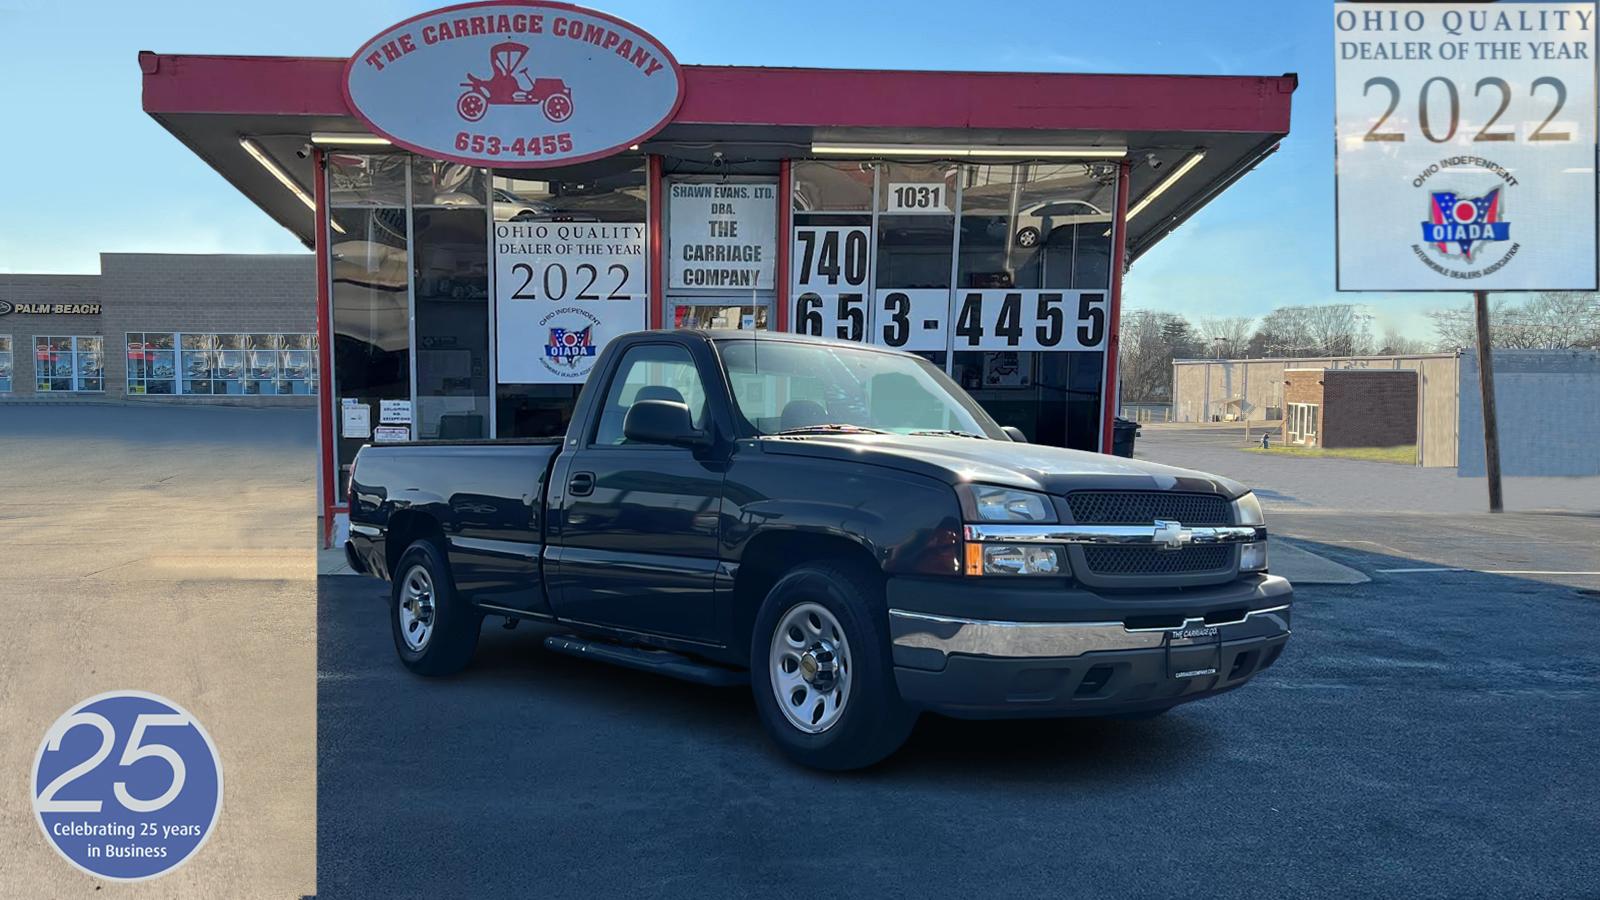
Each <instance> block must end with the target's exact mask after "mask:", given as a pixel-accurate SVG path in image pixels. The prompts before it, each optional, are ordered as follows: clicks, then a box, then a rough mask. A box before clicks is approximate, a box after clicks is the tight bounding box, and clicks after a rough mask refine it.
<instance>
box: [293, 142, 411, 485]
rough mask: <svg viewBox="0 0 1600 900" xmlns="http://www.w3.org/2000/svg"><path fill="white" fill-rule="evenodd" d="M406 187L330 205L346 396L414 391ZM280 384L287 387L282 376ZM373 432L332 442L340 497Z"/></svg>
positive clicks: (341, 385)
mask: <svg viewBox="0 0 1600 900" xmlns="http://www.w3.org/2000/svg"><path fill="white" fill-rule="evenodd" d="M328 177H329V181H330V186H331V183H332V181H333V179H334V177H335V170H334V167H333V165H332V159H331V158H330V164H329V169H328ZM404 187H405V184H404V180H403V175H402V177H401V181H400V191H399V192H398V195H396V194H395V192H393V191H390V190H388V189H386V188H385V189H382V190H376V191H373V192H371V193H368V194H359V193H356V194H353V195H350V199H351V200H352V201H357V202H360V203H367V202H371V203H373V204H376V203H377V202H379V201H389V202H391V203H392V204H393V205H389V206H376V205H373V206H371V207H370V208H361V209H351V208H344V209H340V208H335V209H333V210H331V211H330V216H331V220H332V223H333V225H335V226H336V227H334V228H333V229H332V233H330V234H329V235H328V237H329V239H330V240H329V248H328V255H329V260H328V270H329V281H330V284H329V286H328V287H329V294H330V300H331V303H332V307H333V309H332V325H333V348H332V351H331V352H332V356H333V379H334V384H333V385H331V386H329V387H328V390H330V391H332V392H333V395H334V397H336V398H338V401H341V402H342V401H343V400H346V399H349V400H353V401H355V402H358V403H362V404H366V405H368V406H370V407H372V408H377V407H378V406H379V401H380V400H406V401H409V400H410V399H411V311H410V308H409V304H408V296H407V291H408V288H409V286H410V273H409V270H410V256H409V254H408V253H407V250H406V239H407V233H408V230H409V229H408V226H407V216H406V209H405V190H404ZM296 349H299V350H304V349H306V348H303V347H301V348H296ZM291 359H296V360H299V364H298V365H297V370H298V371H301V372H304V373H306V378H307V379H310V378H314V377H315V376H314V372H315V364H314V363H308V362H307V361H306V359H305V357H304V356H303V355H297V356H295V357H291ZM313 383H314V382H311V381H309V380H303V379H295V380H291V381H290V382H289V383H288V384H289V387H290V392H291V393H293V392H297V391H296V390H295V389H296V388H298V387H299V386H300V385H302V384H306V385H309V384H313ZM279 389H280V390H283V384H282V383H280V387H279ZM308 393H309V391H308ZM368 440H369V438H367V437H363V436H350V437H346V436H345V435H344V434H342V433H341V434H339V436H338V438H337V440H336V442H335V443H336V446H337V458H338V466H339V471H338V477H336V478H335V479H334V485H335V491H336V492H337V500H338V501H341V502H342V501H343V500H344V499H345V498H344V491H345V484H346V482H347V480H348V479H347V476H348V475H349V467H350V463H351V462H352V461H353V460H354V459H355V456H356V452H357V451H358V450H360V449H361V446H362V445H363V444H365V443H367V441H368Z"/></svg>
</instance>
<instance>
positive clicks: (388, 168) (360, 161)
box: [326, 152, 406, 209]
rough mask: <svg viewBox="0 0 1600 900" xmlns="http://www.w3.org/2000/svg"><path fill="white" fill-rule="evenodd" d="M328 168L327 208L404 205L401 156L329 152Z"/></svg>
mask: <svg viewBox="0 0 1600 900" xmlns="http://www.w3.org/2000/svg"><path fill="white" fill-rule="evenodd" d="M326 160H327V167H328V204H329V205H330V206H335V207H339V206H398V207H401V208H402V209H404V208H405V205H406V158H405V157H404V156H402V155H392V154H391V155H384V154H365V153H344V152H332V153H329V154H328V155H327V157H326Z"/></svg>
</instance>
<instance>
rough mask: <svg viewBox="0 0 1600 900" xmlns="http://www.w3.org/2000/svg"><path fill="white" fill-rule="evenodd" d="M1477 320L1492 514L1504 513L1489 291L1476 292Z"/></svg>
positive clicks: (1485, 449)
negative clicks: (1490, 343) (1490, 341)
mask: <svg viewBox="0 0 1600 900" xmlns="http://www.w3.org/2000/svg"><path fill="white" fill-rule="evenodd" d="M1472 302H1473V305H1474V307H1476V309H1475V312H1476V314H1477V319H1478V393H1479V394H1481V395H1482V396H1483V469H1484V474H1486V475H1488V477H1489V512H1492V513H1497V512H1500V511H1501V502H1500V425H1499V423H1498V422H1497V421H1496V419H1495V411H1494V358H1493V357H1492V356H1491V355H1490V350H1489V292H1488V291H1473V292H1472Z"/></svg>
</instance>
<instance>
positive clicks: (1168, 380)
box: [1117, 309, 1200, 403]
mask: <svg viewBox="0 0 1600 900" xmlns="http://www.w3.org/2000/svg"><path fill="white" fill-rule="evenodd" d="M1119 346H1120V347H1121V350H1120V353H1119V355H1118V357H1117V371H1118V373H1119V377H1120V379H1121V381H1122V399H1124V400H1126V401H1129V402H1133V403H1149V402H1162V401H1166V400H1170V399H1172V361H1173V360H1174V359H1181V358H1185V357H1194V356H1197V355H1199V349H1200V346H1199V341H1198V340H1196V338H1195V336H1194V333H1193V329H1192V328H1191V327H1190V325H1189V321H1188V320H1187V319H1185V318H1184V317H1183V316H1180V315H1176V314H1173V313H1167V312H1158V311H1156V310H1148V309H1140V310H1128V311H1125V312H1124V313H1123V315H1122V330H1121V338H1120V344H1119Z"/></svg>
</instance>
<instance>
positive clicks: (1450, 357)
mask: <svg viewBox="0 0 1600 900" xmlns="http://www.w3.org/2000/svg"><path fill="white" fill-rule="evenodd" d="M1460 357H1461V354H1459V353H1426V354H1417V355H1413V356H1343V357H1341V356H1322V357H1300V358H1293V359H1182V360H1175V361H1174V362H1173V364H1172V420H1173V421H1174V422H1260V423H1265V422H1271V423H1274V424H1277V423H1280V422H1284V421H1285V418H1286V415H1287V413H1288V409H1287V404H1288V398H1286V397H1285V395H1284V391H1285V388H1284V381H1285V372H1287V371H1289V370H1293V369H1311V370H1324V369H1333V370H1344V369H1359V370H1379V371H1382V370H1406V371H1412V372H1415V373H1416V374H1415V376H1414V381H1415V392H1416V401H1415V403H1416V406H1415V413H1414V416H1413V422H1414V423H1415V431H1416V437H1415V442H1416V444H1417V457H1418V463H1419V464H1420V465H1424V466H1454V465H1456V460H1457V457H1458V446H1457V445H1458V443H1459V440H1460V436H1459V433H1458V423H1459V420H1460V416H1459V412H1458V410H1459V406H1460V379H1461V360H1460ZM1302 402H1303V401H1302ZM1285 424H1287V423H1285ZM1398 443H1401V444H1405V443H1411V441H1400V442H1398ZM1344 446H1351V445H1348V444H1346V445H1344ZM1365 446H1376V445H1371V444H1368V445H1365ZM1391 446H1392V445H1391Z"/></svg>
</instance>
